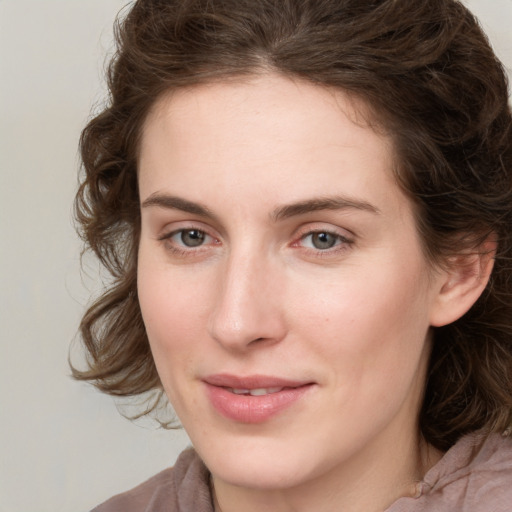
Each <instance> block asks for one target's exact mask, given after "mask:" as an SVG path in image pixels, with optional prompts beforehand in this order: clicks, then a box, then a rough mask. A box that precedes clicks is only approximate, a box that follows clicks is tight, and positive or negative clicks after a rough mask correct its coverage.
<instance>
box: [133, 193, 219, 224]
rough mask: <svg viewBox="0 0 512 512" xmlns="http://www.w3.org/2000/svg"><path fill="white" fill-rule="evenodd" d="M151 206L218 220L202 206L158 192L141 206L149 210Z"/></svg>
mask: <svg viewBox="0 0 512 512" xmlns="http://www.w3.org/2000/svg"><path fill="white" fill-rule="evenodd" d="M150 206H158V207H160V208H166V209H169V210H181V211H183V212H187V213H192V214H193V215H199V216H200V217H205V218H207V219H213V220H216V219H217V217H216V215H215V214H214V213H213V212H212V211H211V210H210V209H208V208H207V207H206V206H203V205H202V204H199V203H194V202H192V201H188V200H187V199H183V198H181V197H176V196H170V195H167V194H160V193H158V192H157V193H154V194H151V195H150V196H149V197H148V198H147V199H145V200H144V202H143V203H142V204H141V207H142V208H148V207H150Z"/></svg>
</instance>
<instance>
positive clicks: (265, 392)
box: [230, 387, 283, 396]
mask: <svg viewBox="0 0 512 512" xmlns="http://www.w3.org/2000/svg"><path fill="white" fill-rule="evenodd" d="M282 389H283V388H282V387H275V388H257V389H234V388H233V389H230V391H231V392H232V393H234V394H235V395H251V396H264V395H269V394H271V393H277V392H278V391H281V390H282Z"/></svg>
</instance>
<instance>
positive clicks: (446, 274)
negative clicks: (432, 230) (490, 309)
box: [430, 237, 497, 327]
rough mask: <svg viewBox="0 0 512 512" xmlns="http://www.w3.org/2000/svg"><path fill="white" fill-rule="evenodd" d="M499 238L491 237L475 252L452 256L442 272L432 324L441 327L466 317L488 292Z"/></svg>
mask: <svg viewBox="0 0 512 512" xmlns="http://www.w3.org/2000/svg"><path fill="white" fill-rule="evenodd" d="M496 246H497V244H496V241H495V239H494V237H489V238H488V239H487V240H486V241H485V242H484V243H483V244H482V245H481V246H480V247H478V248H477V249H476V250H475V251H473V252H471V253H467V254H460V255H457V256H454V257H453V258H450V259H449V261H448V262H447V270H444V271H441V275H440V279H439V285H438V293H437V296H436V297H435V300H434V304H433V307H432V309H431V315H430V325H432V326H433V327H441V326H443V325H448V324H451V323H452V322H455V320H458V319H459V318H460V317H462V316H463V315H464V314H465V313H466V312H467V311H468V310H469V309H470V308H471V306H473V304H474V303H475V302H476V301H477V300H478V298H479V297H480V295H481V294H482V292H483V291H484V289H485V287H486V286H487V283H488V282H489V277H490V275H491V272H492V269H493V266H494V256H495V254H496Z"/></svg>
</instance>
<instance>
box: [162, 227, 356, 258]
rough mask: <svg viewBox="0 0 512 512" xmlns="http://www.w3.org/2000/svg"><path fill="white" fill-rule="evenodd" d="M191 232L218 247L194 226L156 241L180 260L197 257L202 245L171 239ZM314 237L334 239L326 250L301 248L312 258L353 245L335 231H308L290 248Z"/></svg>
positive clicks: (215, 242)
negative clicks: (187, 244)
mask: <svg viewBox="0 0 512 512" xmlns="http://www.w3.org/2000/svg"><path fill="white" fill-rule="evenodd" d="M192 231H196V232H198V233H199V234H201V235H202V236H204V237H205V239H206V240H207V239H211V240H212V241H213V242H214V244H215V245H218V244H219V243H220V241H219V240H218V239H217V238H215V237H213V236H212V235H209V234H208V233H207V232H206V231H205V230H204V229H199V228H197V227H194V226H191V227H185V228H180V229H176V230H173V231H171V232H169V233H166V234H164V235H162V236H160V237H159V238H158V240H159V241H160V242H162V243H164V244H165V247H166V249H167V250H169V251H170V252H171V253H173V254H174V255H175V256H178V257H181V258H186V257H193V256H194V255H197V254H198V252H202V251H203V250H205V244H204V243H202V244H200V245H198V246H196V247H191V246H186V245H177V242H173V241H172V239H173V237H175V236H176V235H181V236H183V235H184V234H185V233H187V232H192ZM314 235H328V236H332V237H334V239H335V243H334V245H333V246H332V247H328V248H326V249H318V248H314V247H305V246H302V248H303V249H304V250H305V251H307V253H309V254H312V255H313V256H315V257H318V258H325V257H330V256H335V255H338V254H339V253H340V252H344V251H347V250H348V249H349V248H350V246H351V245H353V243H354V241H353V240H352V239H350V238H348V237H346V236H344V235H341V234H340V233H337V232H336V231H329V230H327V229H310V230H308V231H305V232H304V233H302V234H301V235H300V236H299V237H298V238H297V239H296V240H295V241H294V242H292V243H291V244H290V246H291V247H294V248H300V247H301V245H300V243H301V242H304V240H306V239H307V238H308V237H313V236H314ZM210 243H211V242H210Z"/></svg>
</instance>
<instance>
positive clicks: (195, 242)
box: [180, 229, 205, 247]
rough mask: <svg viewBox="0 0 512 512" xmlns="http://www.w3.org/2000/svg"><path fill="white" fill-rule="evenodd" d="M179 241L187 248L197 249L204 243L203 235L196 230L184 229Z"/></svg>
mask: <svg viewBox="0 0 512 512" xmlns="http://www.w3.org/2000/svg"><path fill="white" fill-rule="evenodd" d="M180 239H181V242H182V243H183V245H186V246H187V247H198V246H200V245H202V244H203V243H204V240H205V233H204V232H203V231H199V230H198V229H185V230H183V231H181V233H180Z"/></svg>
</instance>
